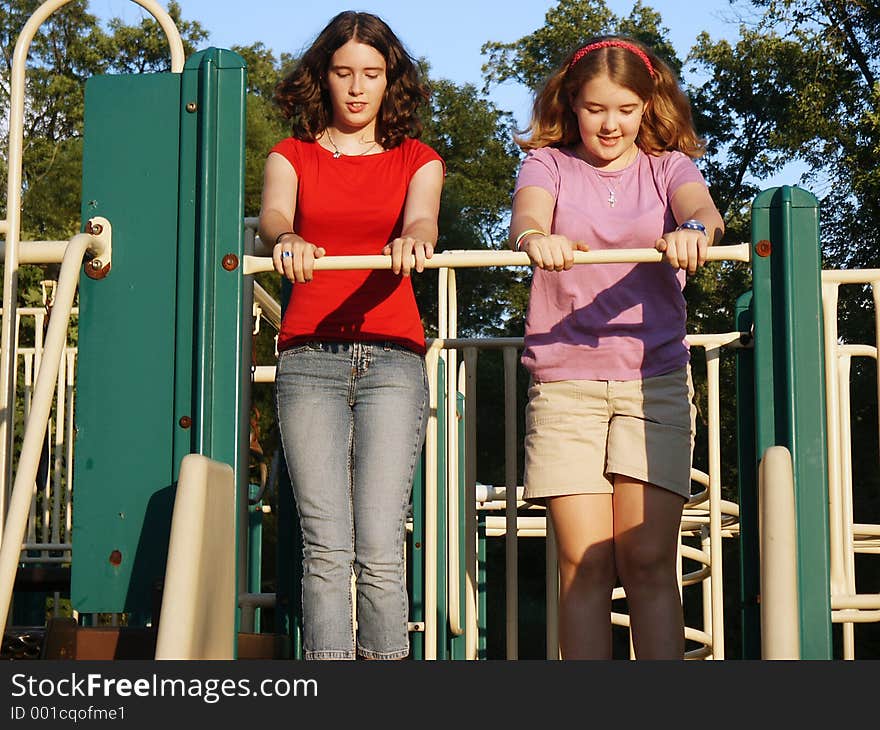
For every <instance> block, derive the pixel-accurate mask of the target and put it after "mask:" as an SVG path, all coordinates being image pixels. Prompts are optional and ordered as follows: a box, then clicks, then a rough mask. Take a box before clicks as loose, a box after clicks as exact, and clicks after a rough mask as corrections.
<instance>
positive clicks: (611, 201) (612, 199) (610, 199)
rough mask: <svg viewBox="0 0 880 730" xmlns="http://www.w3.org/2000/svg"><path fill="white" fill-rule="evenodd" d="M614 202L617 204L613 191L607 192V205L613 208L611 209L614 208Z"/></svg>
mask: <svg viewBox="0 0 880 730" xmlns="http://www.w3.org/2000/svg"><path fill="white" fill-rule="evenodd" d="M616 202H617V198H616V197H615V196H614V191H613V190H609V191H608V205H610V206H611V207H612V208H613V207H614V204H615V203H616Z"/></svg>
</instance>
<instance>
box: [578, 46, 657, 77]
mask: <svg viewBox="0 0 880 730" xmlns="http://www.w3.org/2000/svg"><path fill="white" fill-rule="evenodd" d="M612 47H615V48H625V49H626V50H627V51H630V52H632V53H635V54H636V55H637V56H638V57H639V58H641V59H642V63H644V64H645V67H646V68H647V69H648V73H649V74H651V78H654V66H653V65H652V64H651V59H650V58H648V54H647V53H645V52H644V51H643V50H642V49H641V48H639V47H638V46H637V45H634V44H633V43H627V42H626V41H597V42H596V43H590V44H589V45H587V46H584V47H583V48H581V49H579V50H578V51H577V53H575V54H574V56H572V59H571V62H570V63H569V64H568V67H569V69H570V68H571V67H572V66H574V65H575V64H576V63H577V62H578V61H580V60H581V59H582V58H583V57H584V56H586V55H587V54H588V53H589V52H590V51H597V50H599V49H600V48H612Z"/></svg>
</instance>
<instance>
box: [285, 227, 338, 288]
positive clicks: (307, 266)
mask: <svg viewBox="0 0 880 730" xmlns="http://www.w3.org/2000/svg"><path fill="white" fill-rule="evenodd" d="M325 253H326V251H325V250H324V249H323V248H321V247H320V246H316V245H315V244H314V243H309V242H308V241H306V240H305V239H303V238H301V237H300V236H297V235H290V236H285V237H284V238H283V239H282V240H281V242H280V243H276V244H275V248H273V249H272V263H273V264H274V265H275V271H277V272H278V273H279V274H281V275H282V276H286V277H287V278H288V279H290V281H293V282H296V283H297V284H305V283H306V282H309V281H311V280H312V276H313V275H314V270H315V259H319V258H321V257H322V256H323V255H324V254H325Z"/></svg>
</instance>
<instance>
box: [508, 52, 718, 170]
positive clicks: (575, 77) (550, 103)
mask: <svg viewBox="0 0 880 730" xmlns="http://www.w3.org/2000/svg"><path fill="white" fill-rule="evenodd" d="M607 41H611V42H621V43H622V44H624V47H621V46H619V45H602V43H603V42H607ZM593 44H599V47H597V48H595V49H594V50H590V51H588V52H587V53H585V54H580V57H579V58H578V59H577V60H576V61H575V63H574V64H573V65H572V60H573V59H575V56H576V55H579V54H578V50H579V49H576V50H574V51H572V52H571V53H569V54H568V56H567V57H566V58H565V60H564V62H563V63H562V65H561V66H560V67H559V68H558V69H557V70H556V71H554V72H553V74H551V76H550V78H548V79H547V81H546V82H545V83H544V86H543V87H542V88H541V89H540V91H539V92H538V93H537V95H536V96H535V103H534V107H533V109H532V120H531V123H530V125H529V128H528V129H526V130H524V131H523V133H522V134H521V135H517V136H516V137H515V140H516V143H517V144H518V145H519V146H520V148H521V149H523V150H525V151H528V150H532V149H537V148H538V147H550V146H552V147H566V146H569V145H573V144H576V143H577V142H578V141H580V131H579V129H578V123H577V117H575V114H574V110H573V109H572V106H571V100H572V99H573V98H574V97H575V96H577V94H578V92H579V91H580V89H581V87H582V86H583V85H584V84H585V83H587V82H588V81H591V80H592V79H594V78H596V77H597V76H602V75H605V76H607V77H608V78H609V79H610V80H611V81H612V82H613V83H615V84H618V85H619V86H623V87H625V88H627V89H629V90H630V91H632V92H633V93H635V94H636V95H637V96H638V97H639V98H640V99H641V100H642V101H643V102H645V113H644V115H643V116H642V123H641V126H640V127H639V134H638V136H637V137H636V144H637V145H638V147H639V148H640V149H641V150H642V151H643V152H645V153H647V154H652V155H658V154H660V153H661V152H665V151H667V150H678V151H679V152H683V153H684V154H686V155H687V156H688V157H699V156H701V155H702V154H703V152H704V151H705V147H704V145H703V141H702V140H701V139H700V138H699V137H698V136H697V132H696V130H695V129H694V123H693V118H692V116H691V106H690V102H689V101H688V98H687V97H686V96H685V94H684V92H683V91H682V90H681V87H680V86H679V84H678V78H677V77H676V75H675V73H674V72H673V71H672V69H671V68H669V66H668V65H666V64H665V63H664V62H663V61H661V60H660V59H659V58H658V57H657V56H656V55H655V54H654V53H653V52H652V51H651V50H650V49H649V48H647V47H646V46H644V45H642V44H641V43H639V42H638V41H635V40H633V39H632V38H625V37H622V36H601V37H598V38H592V39H590V40H588V41H587V42H586V43H584V45H583V46H581V48H585V47H586V46H590V45H593ZM625 45H629V46H631V48H626V47H625ZM632 47H634V48H635V49H637V50H633V48H632ZM638 51H642V52H643V53H644V58H643V57H642V55H641V54H640V53H638ZM646 59H647V63H646Z"/></svg>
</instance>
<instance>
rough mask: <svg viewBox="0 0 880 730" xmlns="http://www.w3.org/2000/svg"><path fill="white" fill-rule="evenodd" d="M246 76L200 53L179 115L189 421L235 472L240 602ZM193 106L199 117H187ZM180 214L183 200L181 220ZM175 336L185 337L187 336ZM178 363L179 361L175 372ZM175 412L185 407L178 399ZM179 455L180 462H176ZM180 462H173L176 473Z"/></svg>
mask: <svg viewBox="0 0 880 730" xmlns="http://www.w3.org/2000/svg"><path fill="white" fill-rule="evenodd" d="M246 76H247V72H246V69H245V63H244V60H243V59H242V58H241V56H239V55H238V54H236V53H232V52H231V51H225V50H220V49H216V48H211V49H208V50H206V51H202V52H200V53H197V54H194V55H193V56H191V57H190V58H189V59H188V60H187V62H186V66H185V67H184V72H183V94H182V96H183V108H182V109H181V116H182V119H181V127H182V129H183V130H184V132H185V133H187V134H190V135H191V133H192V126H191V125H190V124H189V123H188V122H189V120H188V119H187V116H189V117H194V118H195V122H196V130H195V131H196V133H197V138H196V143H197V146H196V148H195V149H196V152H197V156H196V164H195V171H196V173H195V174H196V179H195V183H196V186H195V190H194V192H195V195H194V196H193V199H192V208H191V211H192V213H193V215H192V217H191V218H190V216H187V221H189V220H193V221H194V224H195V225H194V233H195V236H194V242H195V268H196V276H195V288H194V294H193V300H194V305H195V307H194V314H193V325H194V327H193V329H194V331H193V335H194V337H193V339H192V340H191V344H190V349H191V351H192V357H193V363H192V366H191V372H192V373H193V382H192V397H191V406H190V408H191V411H190V414H189V415H190V417H191V422H192V438H193V442H194V449H193V450H194V451H195V452H197V453H200V454H204V455H205V456H209V457H210V458H212V459H215V460H217V461H220V462H223V463H226V464H230V465H231V466H232V468H233V471H234V472H235V475H236V524H235V531H236V534H235V536H234V539H235V541H236V555H237V565H236V591H237V593H243V592H245V591H246V590H247V562H248V560H247V546H248V542H247V519H246V516H247V511H248V486H249V479H248V458H249V451H248V443H249V441H248V438H247V434H248V431H249V419H248V415H249V410H250V399H249V393H250V363H251V346H252V328H253V324H252V318H251V305H250V303H251V302H252V301H253V290H252V288H251V287H252V286H253V280H252V278H251V277H245V276H242V273H241V263H242V260H243V256H244V253H245V251H244V228H243V224H242V221H243V220H244V135H245V103H246V81H247V79H246ZM193 103H194V104H195V105H196V112H197V113H194V112H192V111H191V109H192V104H193ZM182 148H183V151H184V154H183V156H182V162H183V163H185V162H186V161H187V159H186V155H187V153H188V152H189V151H190V150H189V148H188V147H185V146H183V145H182ZM181 192H185V190H182V191H181ZM186 202H187V203H188V202H189V201H188V200H187V201H186ZM183 208H184V201H183V199H182V201H181V209H182V210H181V212H182V211H183ZM183 218H184V216H183V215H181V219H182V220H183ZM187 225H188V222H187ZM181 240H186V239H184V238H181ZM178 332H179V334H183V332H182V330H178ZM181 351H183V352H185V351H186V350H181ZM182 359H183V358H178V363H180V362H181V360H182ZM177 403H178V405H180V401H179V400H178V401H177ZM182 441H183V439H178V440H177V441H176V443H175V446H177V447H179V446H181V445H182ZM177 455H178V454H175V456H177ZM183 456H184V454H182V453H181V454H180V458H181V459H182V458H183ZM179 463H180V461H179V459H175V464H177V465H179ZM230 539H233V536H232V535H230ZM230 600H232V601H235V602H236V606H237V604H238V602H237V596H230ZM236 615H237V616H238V613H237V614H236ZM230 640H234V637H230Z"/></svg>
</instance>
